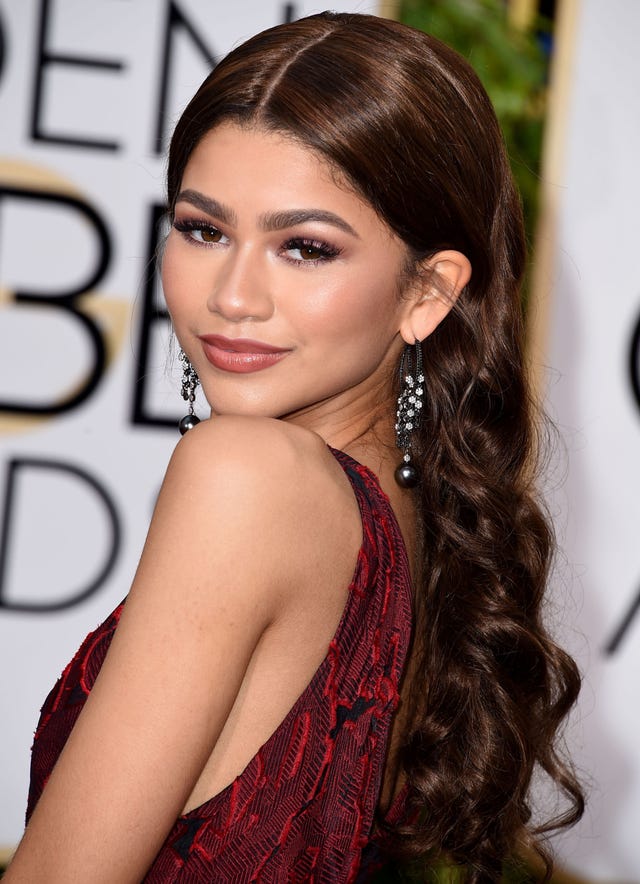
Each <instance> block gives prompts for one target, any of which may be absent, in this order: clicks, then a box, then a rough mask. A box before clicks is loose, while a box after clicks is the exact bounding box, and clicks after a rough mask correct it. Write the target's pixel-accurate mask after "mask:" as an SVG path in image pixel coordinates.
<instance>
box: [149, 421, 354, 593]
mask: <svg viewBox="0 0 640 884" xmlns="http://www.w3.org/2000/svg"><path fill="white" fill-rule="evenodd" d="M176 508H177V509H178V510H179V511H180V513H181V515H180V520H181V524H183V525H184V526H185V527H187V526H189V530H190V532H191V533H192V536H193V538H195V539H196V542H197V538H198V537H200V539H201V540H202V541H205V539H207V538H208V539H209V543H210V541H211V529H212V526H215V530H216V534H217V535H218V537H220V538H221V543H222V544H223V545H225V544H226V545H227V547H228V548H237V544H238V538H241V543H243V544H244V548H245V550H248V549H251V552H252V555H253V556H255V557H257V558H258V559H259V560H261V562H262V566H263V570H262V574H263V576H266V575H268V574H269V573H272V574H273V579H274V580H275V581H276V582H277V584H278V586H280V587H282V586H283V577H284V576H285V575H284V574H283V573H281V572H280V570H279V569H280V568H281V567H283V563H286V569H287V575H289V578H291V577H292V575H295V574H296V572H297V566H300V567H302V568H303V569H304V568H305V563H306V564H308V562H309V554H310V553H314V552H315V551H316V550H317V552H318V553H320V552H322V551H323V549H324V550H325V551H326V549H327V548H330V547H331V545H332V544H333V542H334V541H335V539H336V537H338V536H343V537H344V539H345V540H346V541H347V542H348V540H349V537H350V535H353V538H354V539H355V537H356V534H357V533H358V531H359V529H360V523H359V513H358V509H357V503H356V501H355V499H354V497H353V493H352V491H351V487H350V485H349V482H348V480H347V479H346V477H345V475H344V473H343V471H342V469H341V468H340V466H339V465H338V463H337V462H336V460H335V458H334V457H333V456H332V454H331V453H330V451H329V449H328V447H327V445H326V444H325V443H324V441H323V440H322V439H321V438H320V437H319V436H317V435H316V434H315V433H312V432H310V431H309V430H305V429H302V428H300V427H297V426H293V425H291V424H287V423H284V422H282V421H278V420H273V419H270V418H256V417H243V416H224V417H219V418H213V419H211V420H208V421H204V422H202V423H201V424H199V425H198V426H197V427H196V428H195V429H193V430H191V431H189V433H187V434H186V435H185V437H184V438H183V439H182V440H181V441H180V442H179V443H178V445H177V446H176V449H175V452H174V454H173V457H172V459H171V463H170V465H169V468H168V470H167V475H166V478H165V482H164V484H163V491H162V493H161V496H160V500H159V504H158V511H157V513H156V520H157V519H158V518H159V519H162V518H163V514H164V512H165V511H166V510H173V511H174V512H175V510H176ZM189 545H190V546H191V547H192V548H193V546H192V543H190V544H189ZM214 546H215V547H219V545H218V544H217V543H216V544H214ZM199 549H200V550H203V549H206V546H205V547H203V546H202V545H200V546H199ZM283 553H286V556H283ZM202 554H203V553H202V552H201V553H200V554H199V556H198V557H199V558H200V556H201V555H202ZM205 555H206V553H205ZM312 558H313V556H312ZM204 564H206V563H204ZM287 582H289V581H287Z"/></svg>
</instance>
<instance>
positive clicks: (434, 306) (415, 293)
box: [400, 249, 471, 344]
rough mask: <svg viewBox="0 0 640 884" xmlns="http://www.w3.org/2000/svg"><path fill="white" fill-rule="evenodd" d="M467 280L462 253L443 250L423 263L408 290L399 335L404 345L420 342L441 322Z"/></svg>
mask: <svg viewBox="0 0 640 884" xmlns="http://www.w3.org/2000/svg"><path fill="white" fill-rule="evenodd" d="M470 279H471V264H470V262H469V259H468V258H467V256H466V255H463V254H462V252H457V251H454V250H453V249H447V250H446V251H442V252H437V254H435V255H433V257H431V258H429V260H428V261H426V262H425V264H424V267H423V268H422V270H421V272H420V274H419V276H418V279H417V280H416V282H415V283H414V284H413V285H412V290H411V291H410V292H408V293H407V294H406V296H405V297H406V298H407V307H408V309H407V311H406V313H405V315H404V318H403V320H402V323H401V325H400V334H401V335H402V338H403V340H404V341H405V342H406V343H407V344H414V343H415V342H416V341H424V339H425V338H427V337H429V335H430V334H431V332H432V331H433V330H434V329H435V328H436V327H437V326H438V325H439V324H440V323H441V322H442V320H443V319H444V318H445V316H446V315H447V314H448V313H449V311H450V310H451V308H452V307H453V305H454V304H455V302H456V299H457V297H458V295H459V294H460V292H461V291H462V289H463V288H464V287H465V286H466V284H467V283H468V282H469V280H470Z"/></svg>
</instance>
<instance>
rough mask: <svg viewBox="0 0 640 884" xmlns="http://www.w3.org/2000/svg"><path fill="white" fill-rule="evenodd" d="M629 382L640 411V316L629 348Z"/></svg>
mask: <svg viewBox="0 0 640 884" xmlns="http://www.w3.org/2000/svg"><path fill="white" fill-rule="evenodd" d="M628 365H629V380H630V382H631V392H632V394H633V401H634V403H635V406H636V408H637V409H638V410H639V411H640V314H639V315H638V319H637V320H636V324H635V326H634V328H633V333H632V335H631V346H630V347H629V363H628Z"/></svg>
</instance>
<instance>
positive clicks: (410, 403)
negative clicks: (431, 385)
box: [394, 341, 424, 488]
mask: <svg viewBox="0 0 640 884" xmlns="http://www.w3.org/2000/svg"><path fill="white" fill-rule="evenodd" d="M423 404H424V373H423V369H422V342H421V341H416V342H415V343H414V344H407V345H406V347H405V348H404V350H403V351H402V357H401V359H400V394H399V396H398V410H397V412H396V445H397V446H398V448H399V449H400V451H402V453H403V456H402V461H401V462H400V463H399V464H398V466H397V468H396V471H395V474H394V475H395V480H396V482H397V483H398V485H400V487H401V488H415V486H416V485H417V484H418V482H419V481H420V470H419V469H418V467H417V466H416V464H415V463H414V462H413V459H412V457H411V437H412V435H413V433H414V432H415V431H416V430H417V429H418V428H419V426H420V422H421V420H422V407H423Z"/></svg>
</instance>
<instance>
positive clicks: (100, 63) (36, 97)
mask: <svg viewBox="0 0 640 884" xmlns="http://www.w3.org/2000/svg"><path fill="white" fill-rule="evenodd" d="M50 3H51V0H42V4H41V6H40V24H39V28H38V55H37V57H36V76H35V77H34V91H33V106H32V110H31V137H32V138H33V140H34V141H47V142H48V143H50V144H65V145H68V146H70V147H89V148H97V149H98V150H118V147H119V145H118V143H117V142H116V141H100V140H95V139H91V138H74V137H72V136H68V135H48V134H47V133H46V132H43V131H42V128H41V125H40V114H41V111H42V93H43V80H44V68H45V65H49V64H62V65H68V66H75V67H87V68H100V69H101V70H106V71H120V70H122V68H123V67H124V65H123V64H122V62H119V61H107V60H105V59H98V58H86V57H85V58H82V57H81V56H79V55H59V54H57V53H54V52H49V51H48V50H47V47H46V43H47V33H48V30H49V28H48V25H49V13H50V10H51V6H50Z"/></svg>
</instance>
